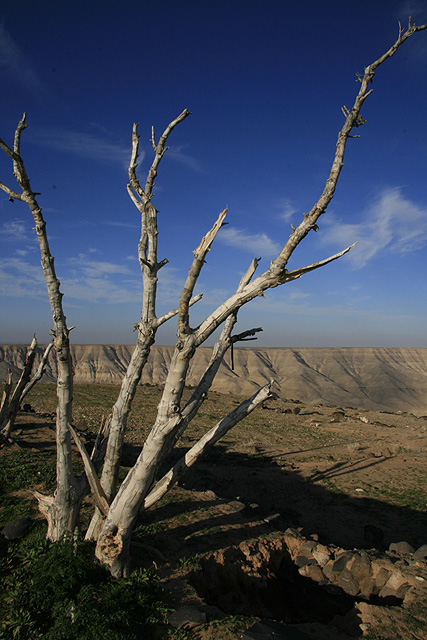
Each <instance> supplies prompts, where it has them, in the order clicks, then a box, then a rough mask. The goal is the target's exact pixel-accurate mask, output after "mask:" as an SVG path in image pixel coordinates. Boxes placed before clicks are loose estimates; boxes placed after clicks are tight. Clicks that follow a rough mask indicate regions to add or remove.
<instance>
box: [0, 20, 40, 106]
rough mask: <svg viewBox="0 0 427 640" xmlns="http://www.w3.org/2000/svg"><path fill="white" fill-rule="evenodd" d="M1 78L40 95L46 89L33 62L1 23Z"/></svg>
mask: <svg viewBox="0 0 427 640" xmlns="http://www.w3.org/2000/svg"><path fill="white" fill-rule="evenodd" d="M0 76H2V77H3V78H5V79H6V81H8V82H11V83H13V84H14V85H15V86H19V87H20V88H21V89H26V90H29V91H30V92H31V93H35V94H37V95H40V93H44V87H43V85H42V83H41V81H40V79H39V77H38V74H37V72H36V70H35V69H34V68H33V66H32V64H31V61H30V60H29V58H27V56H25V55H24V54H23V52H22V51H21V49H20V48H19V47H18V45H17V44H16V42H15V41H14V39H13V38H12V36H11V35H10V33H9V32H8V31H7V29H6V28H5V26H4V24H2V23H1V22H0Z"/></svg>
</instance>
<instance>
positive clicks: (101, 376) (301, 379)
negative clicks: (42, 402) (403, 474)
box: [0, 345, 427, 415]
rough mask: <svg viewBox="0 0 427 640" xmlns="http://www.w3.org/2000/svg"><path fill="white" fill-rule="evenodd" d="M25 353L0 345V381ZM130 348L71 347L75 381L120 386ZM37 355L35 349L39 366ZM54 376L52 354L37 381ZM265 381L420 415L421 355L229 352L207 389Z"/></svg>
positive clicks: (204, 359) (426, 372)
mask: <svg viewBox="0 0 427 640" xmlns="http://www.w3.org/2000/svg"><path fill="white" fill-rule="evenodd" d="M26 349H27V348H26V346H24V345H7V346H0V381H4V380H5V379H6V375H7V370H8V369H9V368H10V369H11V370H12V372H13V374H14V376H15V378H16V377H17V376H18V375H19V373H20V371H21V370H22V366H23V362H24V360H25V354H26ZM132 349H133V347H131V346H126V345H74V346H73V347H72V354H73V363H74V372H75V381H76V383H88V384H92V383H104V384H105V383H108V384H118V383H120V382H121V379H122V376H123V373H124V371H125V369H126V367H127V364H128V362H129V360H130V357H131V354H132ZM42 351H43V348H42V347H40V348H39V350H38V360H39V359H40V354H41V353H42ZM172 353H173V347H159V346H155V347H153V349H152V352H151V354H150V358H149V360H148V363H147V365H146V367H145V369H144V372H143V376H142V383H144V384H154V385H158V384H162V383H163V382H164V380H165V377H166V374H167V370H168V366H169V363H170V360H171V357H172ZM210 354H211V349H209V348H201V349H199V350H198V352H197V354H196V356H195V358H194V360H193V362H192V364H191V366H190V370H189V373H188V378H187V384H188V385H189V386H194V385H195V384H197V381H198V380H199V378H200V376H201V374H202V373H203V371H204V369H205V367H206V366H207V363H208V361H209V358H210ZM36 362H37V360H36ZM55 375H56V362H55V356H54V354H52V355H51V357H50V358H49V361H48V365H47V367H46V377H45V378H44V380H45V381H50V382H52V381H53V380H54V379H55ZM271 379H274V381H275V390H276V392H278V393H279V394H280V395H281V396H282V397H283V398H287V399H297V400H300V401H302V402H305V403H310V404H316V403H324V404H331V405H336V406H347V407H360V408H362V409H377V410H386V411H392V412H397V411H409V412H412V413H414V414H416V415H423V414H427V349H386V348H383V349H374V348H366V349H361V348H346V349H344V348H342V349H341V348H336V349H328V348H318V349H315V348H298V349H296V348H276V349H275V348H268V349H235V350H234V370H233V369H232V368H231V362H230V357H229V355H226V357H225V360H224V362H223V363H222V364H221V367H220V370H219V372H218V375H217V378H216V380H215V382H214V385H213V389H214V390H215V391H218V392H220V393H233V394H236V395H249V394H252V393H253V392H254V391H255V390H256V389H257V388H258V387H259V386H262V385H264V384H266V382H268V381H269V380H271Z"/></svg>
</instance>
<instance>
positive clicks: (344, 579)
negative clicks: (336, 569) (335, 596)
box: [336, 569, 360, 596]
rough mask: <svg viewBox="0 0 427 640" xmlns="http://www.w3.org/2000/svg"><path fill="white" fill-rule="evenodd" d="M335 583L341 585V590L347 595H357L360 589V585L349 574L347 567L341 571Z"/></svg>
mask: <svg viewBox="0 0 427 640" xmlns="http://www.w3.org/2000/svg"><path fill="white" fill-rule="evenodd" d="M336 584H337V585H338V586H339V587H341V589H342V590H343V591H345V592H346V593H348V595H349V596H357V594H358V593H359V591H360V585H359V583H358V581H357V580H356V579H355V578H354V577H353V576H352V575H351V573H350V571H349V570H348V569H344V570H343V571H341V573H340V575H339V576H338V578H337V581H336Z"/></svg>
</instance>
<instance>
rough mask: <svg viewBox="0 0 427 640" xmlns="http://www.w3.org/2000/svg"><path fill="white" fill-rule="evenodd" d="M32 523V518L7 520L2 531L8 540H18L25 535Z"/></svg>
mask: <svg viewBox="0 0 427 640" xmlns="http://www.w3.org/2000/svg"><path fill="white" fill-rule="evenodd" d="M32 523H33V520H32V518H17V519H16V520H11V521H10V522H7V523H6V524H5V525H4V527H3V529H2V530H1V533H2V535H3V536H4V537H5V538H7V540H17V539H18V538H22V537H23V536H25V534H26V533H27V531H28V529H29V528H30V527H31V525H32Z"/></svg>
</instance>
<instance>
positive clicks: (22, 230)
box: [0, 219, 28, 240]
mask: <svg viewBox="0 0 427 640" xmlns="http://www.w3.org/2000/svg"><path fill="white" fill-rule="evenodd" d="M0 237H2V238H5V239H7V240H12V239H13V240H28V228H27V225H26V224H25V223H24V222H23V221H22V220H16V219H15V220H8V221H7V222H3V224H2V225H1V227H0Z"/></svg>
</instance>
